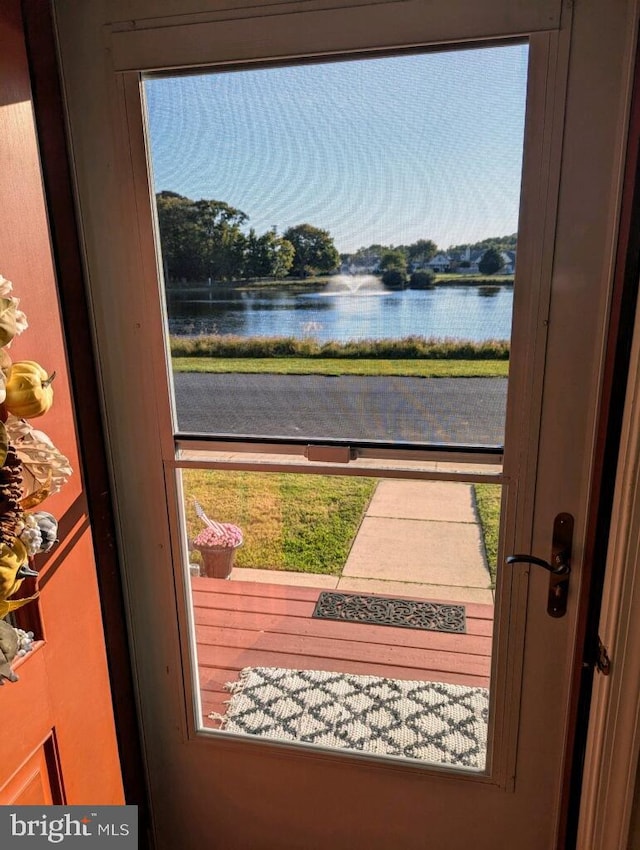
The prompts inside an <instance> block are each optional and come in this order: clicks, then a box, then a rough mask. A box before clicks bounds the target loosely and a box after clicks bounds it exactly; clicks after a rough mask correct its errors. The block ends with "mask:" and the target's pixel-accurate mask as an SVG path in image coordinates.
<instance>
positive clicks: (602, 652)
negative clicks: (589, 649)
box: [582, 635, 611, 676]
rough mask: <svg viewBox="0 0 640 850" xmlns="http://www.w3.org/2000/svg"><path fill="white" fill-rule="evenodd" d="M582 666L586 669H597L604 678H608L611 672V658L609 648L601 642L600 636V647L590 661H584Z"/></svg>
mask: <svg viewBox="0 0 640 850" xmlns="http://www.w3.org/2000/svg"><path fill="white" fill-rule="evenodd" d="M582 666H583V667H584V668H585V669H589V668H592V667H595V669H596V670H597V671H598V672H599V673H602V675H603V676H608V675H609V673H610V672H611V659H610V658H609V653H608V652H607V647H606V646H605V645H604V644H603V643H602V641H601V640H600V635H598V647H597V649H596V652H595V653H594V654H593V655H592V656H591V658H590V659H589V660H588V661H586V660H585V661H583V662H582Z"/></svg>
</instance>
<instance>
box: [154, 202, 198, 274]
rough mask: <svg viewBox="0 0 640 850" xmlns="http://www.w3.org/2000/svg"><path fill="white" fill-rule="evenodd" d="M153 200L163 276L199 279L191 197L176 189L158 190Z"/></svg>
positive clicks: (196, 230)
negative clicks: (177, 191) (170, 190)
mask: <svg viewBox="0 0 640 850" xmlns="http://www.w3.org/2000/svg"><path fill="white" fill-rule="evenodd" d="M156 203H157V208H158V228H159V230H160V244H161V246H162V260H163V265H164V276H165V279H166V280H167V281H169V280H180V279H181V278H185V279H186V280H199V279H202V278H203V277H204V268H203V263H202V257H201V256H200V253H199V249H198V244H199V233H198V227H197V224H196V214H195V210H194V208H193V201H192V200H191V199H190V198H185V197H184V196H183V195H178V194H177V193H176V192H159V193H158V194H157V195H156Z"/></svg>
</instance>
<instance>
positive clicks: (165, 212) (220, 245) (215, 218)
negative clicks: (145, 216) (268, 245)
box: [156, 192, 247, 281]
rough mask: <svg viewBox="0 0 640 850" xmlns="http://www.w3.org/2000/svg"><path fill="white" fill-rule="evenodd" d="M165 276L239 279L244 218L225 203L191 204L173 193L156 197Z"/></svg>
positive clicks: (243, 215) (242, 255)
mask: <svg viewBox="0 0 640 850" xmlns="http://www.w3.org/2000/svg"><path fill="white" fill-rule="evenodd" d="M156 203H157V208H158V226H159V230H160V242H161V245H162V257H163V262H164V270H165V277H166V278H167V279H169V280H180V279H182V278H185V279H186V280H191V281H197V280H206V279H207V278H213V279H214V280H231V279H233V278H235V277H240V275H241V273H242V265H243V262H244V249H245V244H246V236H245V235H244V234H243V233H242V231H241V230H240V226H241V225H242V224H244V222H245V221H247V216H246V215H245V214H244V213H243V212H242V211H241V210H238V209H236V208H235V207H231V206H229V204H226V203H224V201H215V200H200V201H192V200H191V198H186V197H184V196H183V195H178V194H177V193H176V192H159V193H158V195H157V196H156Z"/></svg>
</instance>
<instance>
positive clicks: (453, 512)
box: [231, 479, 493, 604]
mask: <svg viewBox="0 0 640 850" xmlns="http://www.w3.org/2000/svg"><path fill="white" fill-rule="evenodd" d="M231 579H232V580H235V581H263V582H274V583H277V584H293V585H305V586H308V587H322V588H325V589H337V590H345V591H356V592H360V593H367V592H370V593H389V594H391V595H396V596H413V597H416V596H417V597H420V598H423V599H435V600H448V601H450V602H480V603H486V604H492V603H493V593H492V591H491V588H490V577H489V571H488V569H487V565H486V562H485V557H484V547H483V544H482V534H481V530H480V526H479V524H478V519H477V516H476V512H475V508H474V505H473V494H472V487H471V485H470V484H461V483H458V482H450V481H446V482H444V481H392V480H388V479H384V480H382V481H380V482H379V484H378V486H377V488H376V491H375V493H374V495H373V498H372V499H371V502H370V504H369V507H368V509H367V511H366V514H365V516H364V519H363V521H362V524H361V526H360V529H359V530H358V534H357V535H356V539H355V540H354V543H353V546H352V547H351V552H350V553H349V557H348V558H347V562H346V564H345V567H344V570H343V571H342V575H341V576H319V575H311V574H309V573H295V572H285V571H281V570H252V569H239V568H235V569H234V570H233V571H232V573H231Z"/></svg>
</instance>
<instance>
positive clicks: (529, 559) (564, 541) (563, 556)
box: [507, 513, 573, 617]
mask: <svg viewBox="0 0 640 850" xmlns="http://www.w3.org/2000/svg"><path fill="white" fill-rule="evenodd" d="M572 542H573V517H572V516H571V514H566V513H563V514H558V516H557V517H556V518H555V520H554V523H553V538H552V540H551V561H545V560H543V559H542V558H536V556H535V555H509V557H508V558H507V564H535V566H537V567H542V568H543V569H545V570H547V571H548V572H549V596H548V598H547V614H549V616H550V617H564V615H565V614H566V613H567V597H568V595H569V576H570V574H571V546H572Z"/></svg>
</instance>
